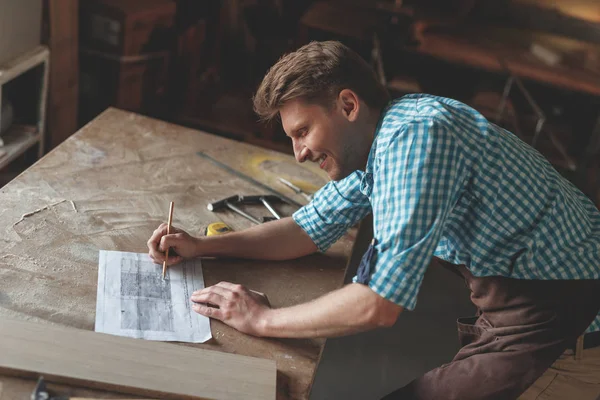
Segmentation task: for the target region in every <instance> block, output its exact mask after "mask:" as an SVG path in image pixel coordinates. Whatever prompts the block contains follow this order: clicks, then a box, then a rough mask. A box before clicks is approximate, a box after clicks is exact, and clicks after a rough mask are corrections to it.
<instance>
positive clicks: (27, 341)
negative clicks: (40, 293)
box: [0, 318, 277, 399]
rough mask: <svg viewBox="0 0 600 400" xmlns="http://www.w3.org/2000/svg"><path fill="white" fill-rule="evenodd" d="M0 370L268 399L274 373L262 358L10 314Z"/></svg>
mask: <svg viewBox="0 0 600 400" xmlns="http://www.w3.org/2000/svg"><path fill="white" fill-rule="evenodd" d="M0 371H2V372H3V373H6V374H12V375H17V376H32V377H36V376H37V375H44V376H45V377H47V379H49V380H50V379H51V380H53V381H57V382H63V383H76V384H79V385H84V386H89V387H99V388H103V389H109V390H115V391H119V392H123V393H130V394H135V395H142V396H157V397H160V398H178V399H181V398H189V399H274V398H275V380H276V373H277V370H276V367H275V363H274V362H273V361H270V360H264V359H260V358H253V357H247V356H240V355H233V354H226V353H220V352H216V351H210V350H201V349H192V348H185V347H181V346H176V345H172V344H167V343H160V342H150V341H145V340H139V339H130V338H124V337H119V336H112V335H105V334H101V333H95V332H91V331H84V330H78V329H72V328H65V327H61V326H55V325H47V324H37V323H32V322H26V321H20V320H15V319H10V318H7V319H3V320H2V324H0Z"/></svg>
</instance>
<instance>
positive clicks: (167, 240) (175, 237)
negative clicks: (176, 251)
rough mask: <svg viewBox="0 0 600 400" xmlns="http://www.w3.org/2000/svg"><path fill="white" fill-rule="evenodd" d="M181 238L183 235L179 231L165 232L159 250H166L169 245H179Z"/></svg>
mask: <svg viewBox="0 0 600 400" xmlns="http://www.w3.org/2000/svg"><path fill="white" fill-rule="evenodd" d="M180 240H181V235H180V234H179V233H172V234H169V235H167V234H165V235H164V236H163V237H161V238H160V243H159V245H158V250H160V251H162V252H165V251H167V249H168V248H169V247H177V244H178V243H179V242H180Z"/></svg>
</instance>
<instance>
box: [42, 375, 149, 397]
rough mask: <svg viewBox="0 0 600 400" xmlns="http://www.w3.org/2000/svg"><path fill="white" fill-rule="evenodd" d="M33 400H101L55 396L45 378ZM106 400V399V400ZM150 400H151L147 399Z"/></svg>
mask: <svg viewBox="0 0 600 400" xmlns="http://www.w3.org/2000/svg"><path fill="white" fill-rule="evenodd" d="M31 400H101V399H100V398H96V397H71V396H53V395H51V393H50V392H49V391H48V388H47V387H46V382H45V381H44V377H43V376H40V378H39V379H38V381H37V384H36V385H35V389H33V392H32V393H31ZM104 400H106V399H104ZM119 400H128V399H119ZM130 400H134V399H130ZM145 400H150V399H145Z"/></svg>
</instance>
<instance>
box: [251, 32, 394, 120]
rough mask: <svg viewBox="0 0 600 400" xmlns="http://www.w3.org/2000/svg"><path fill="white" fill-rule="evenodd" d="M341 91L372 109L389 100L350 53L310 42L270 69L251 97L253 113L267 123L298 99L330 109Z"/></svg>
mask: <svg viewBox="0 0 600 400" xmlns="http://www.w3.org/2000/svg"><path fill="white" fill-rule="evenodd" d="M343 89H350V90H352V91H354V92H355V93H356V94H357V95H358V96H359V98H360V99H361V100H363V101H364V102H365V103H366V104H367V106H369V107H370V108H373V109H381V108H383V107H384V106H385V105H386V103H387V102H388V101H389V99H390V97H389V94H388V92H387V90H386V89H385V87H384V86H383V85H382V84H381V83H380V82H379V80H378V79H377V76H376V75H375V71H374V70H373V69H372V68H371V67H370V66H369V64H367V62H366V61H365V60H363V59H362V58H361V57H360V56H359V55H358V54H357V53H355V52H354V51H353V50H351V49H350V48H348V47H346V46H345V45H343V44H342V43H340V42H336V41H327V42H311V43H309V44H307V45H305V46H303V47H301V48H299V49H298V50H296V51H295V52H293V53H289V54H286V55H284V56H283V57H281V59H279V61H277V63H276V64H275V65H273V66H272V67H271V68H270V69H269V71H268V72H267V74H266V75H265V77H264V79H263V81H262V83H261V84H260V86H259V88H258V90H257V91H256V94H255V95H254V98H253V101H254V111H255V112H256V113H257V114H258V115H259V116H260V118H261V119H262V120H264V121H270V120H272V119H273V118H274V117H275V116H277V115H278V113H279V110H280V108H281V107H282V106H283V105H284V104H285V102H287V101H289V100H292V99H297V98H302V99H303V100H305V101H307V102H309V103H316V104H320V105H322V106H324V107H326V108H329V107H330V106H331V105H332V104H333V103H334V101H335V99H336V98H337V96H338V94H339V92H340V91H342V90H343Z"/></svg>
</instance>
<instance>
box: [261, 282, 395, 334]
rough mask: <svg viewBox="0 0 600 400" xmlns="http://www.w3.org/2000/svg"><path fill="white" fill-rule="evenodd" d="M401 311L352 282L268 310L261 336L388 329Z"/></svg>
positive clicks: (366, 288)
mask: <svg viewBox="0 0 600 400" xmlns="http://www.w3.org/2000/svg"><path fill="white" fill-rule="evenodd" d="M401 311H402V307H400V306H398V305H395V304H393V303H391V302H389V301H388V300H385V299H383V298H381V297H380V296H379V295H377V294H375V293H374V292H373V291H372V290H371V289H370V288H369V287H367V286H364V285H361V284H356V283H355V284H350V285H347V286H345V287H343V288H341V289H338V290H336V291H334V292H331V293H328V294H326V295H325V296H323V297H320V298H318V299H316V300H313V301H311V302H309V303H305V304H299V305H297V306H293V307H287V308H280V309H273V310H269V311H268V312H267V313H265V316H264V321H262V328H261V334H262V336H268V337H287V338H313V337H334V336H344V335H348V334H352V333H356V332H360V331H365V330H369V329H374V328H378V327H384V326H391V325H393V324H394V323H395V321H396V319H397V317H398V315H399V314H400V312H401Z"/></svg>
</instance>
